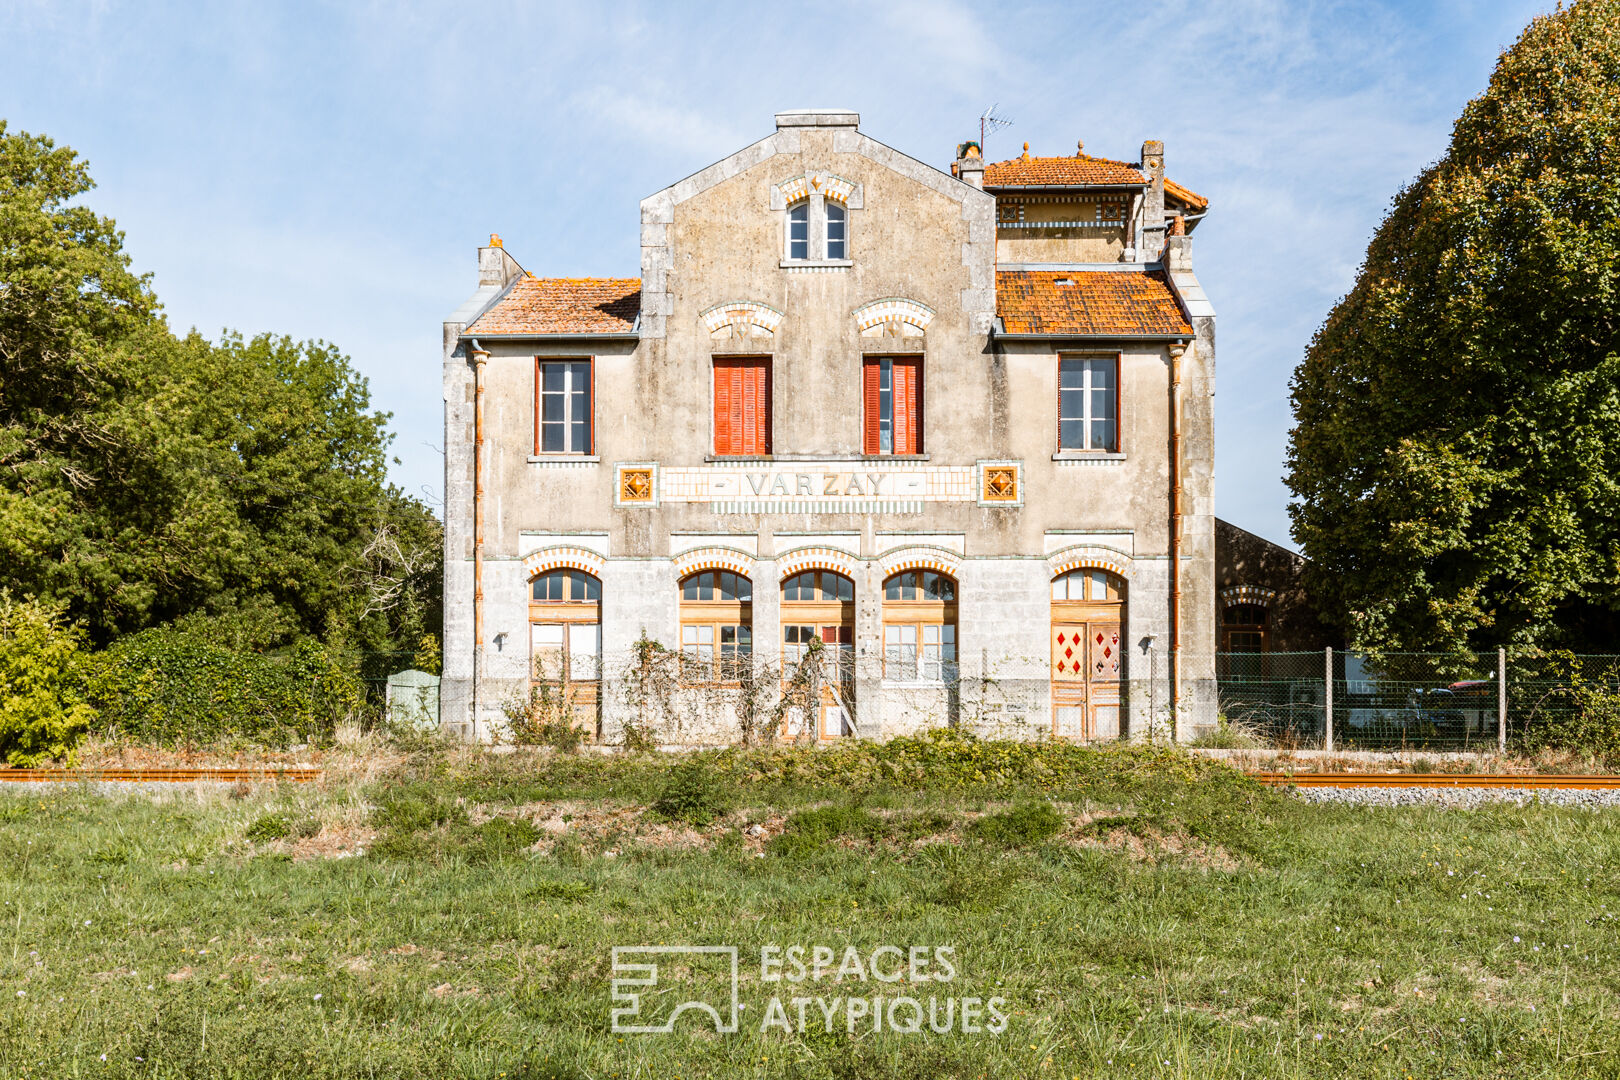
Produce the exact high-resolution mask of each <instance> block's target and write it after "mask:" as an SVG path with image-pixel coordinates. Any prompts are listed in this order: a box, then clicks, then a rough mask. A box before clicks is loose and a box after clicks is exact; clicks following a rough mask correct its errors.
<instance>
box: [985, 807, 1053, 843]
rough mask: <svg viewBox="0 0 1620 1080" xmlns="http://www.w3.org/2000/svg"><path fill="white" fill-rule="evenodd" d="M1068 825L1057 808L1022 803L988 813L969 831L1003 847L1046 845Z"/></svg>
mask: <svg viewBox="0 0 1620 1080" xmlns="http://www.w3.org/2000/svg"><path fill="white" fill-rule="evenodd" d="M1066 824H1068V819H1067V818H1065V817H1064V816H1063V814H1062V812H1061V811H1059V810H1058V808H1057V807H1055V806H1053V805H1052V804H1051V803H1048V802H1033V801H1031V802H1022V803H1019V804H1018V805H1017V806H1014V807H1013V808H1012V809H1011V810H1003V811H1001V812H999V813H995V814H987V815H985V816H984V817H982V818H980V819H979V820H977V821H975V822H974V823H973V824H972V825H971V826H969V827H968V831H969V832H970V833H972V834H973V835H974V836H976V837H978V838H979V839H980V840H983V841H985V842H987V843H991V844H1000V845H1001V846H1002V847H1028V846H1030V845H1032V844H1040V843H1044V842H1046V841H1047V840H1050V839H1052V837H1054V836H1056V835H1057V834H1058V833H1060V832H1062V831H1063V826H1064V825H1066Z"/></svg>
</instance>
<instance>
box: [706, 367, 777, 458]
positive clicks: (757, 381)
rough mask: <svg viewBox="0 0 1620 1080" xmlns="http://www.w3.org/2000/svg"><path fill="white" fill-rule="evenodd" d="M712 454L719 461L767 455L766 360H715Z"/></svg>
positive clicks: (768, 403) (768, 381)
mask: <svg viewBox="0 0 1620 1080" xmlns="http://www.w3.org/2000/svg"><path fill="white" fill-rule="evenodd" d="M714 452H715V454H716V455H718V456H722V457H728V456H740V457H755V456H763V455H766V454H769V453H770V452H771V361H770V358H769V357H764V356H744V357H726V358H724V359H722V358H719V357H716V358H715V361H714Z"/></svg>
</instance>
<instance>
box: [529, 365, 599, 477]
mask: <svg viewBox="0 0 1620 1080" xmlns="http://www.w3.org/2000/svg"><path fill="white" fill-rule="evenodd" d="M535 365H536V366H535V399H536V400H535V410H534V449H535V452H536V453H538V454H589V453H590V452H591V397H592V393H591V363H590V361H589V360H537V361H536V362H535Z"/></svg>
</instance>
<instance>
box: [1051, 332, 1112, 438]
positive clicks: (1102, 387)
mask: <svg viewBox="0 0 1620 1080" xmlns="http://www.w3.org/2000/svg"><path fill="white" fill-rule="evenodd" d="M1058 449H1059V450H1060V451H1071V452H1102V453H1112V452H1116V451H1118V450H1119V357H1118V356H1064V357H1061V358H1060V359H1059V360H1058Z"/></svg>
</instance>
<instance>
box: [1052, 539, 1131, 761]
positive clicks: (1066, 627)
mask: <svg viewBox="0 0 1620 1080" xmlns="http://www.w3.org/2000/svg"><path fill="white" fill-rule="evenodd" d="M1124 623H1125V581H1124V579H1123V578H1121V577H1119V575H1117V574H1111V573H1109V572H1108V571H1106V570H1092V569H1080V570H1070V571H1069V572H1068V573H1066V574H1060V575H1058V576H1057V577H1055V578H1053V579H1052V733H1053V734H1054V735H1056V736H1058V737H1059V738H1064V739H1078V740H1080V741H1082V742H1090V741H1092V740H1094V739H1115V738H1118V737H1119V733H1120V732H1119V699H1120V693H1119V686H1120V677H1121V675H1122V673H1123V671H1124V663H1123V661H1124V649H1123V647H1122V646H1123V642H1122V639H1121V636H1120V635H1121V628H1122V627H1123V626H1124Z"/></svg>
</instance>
